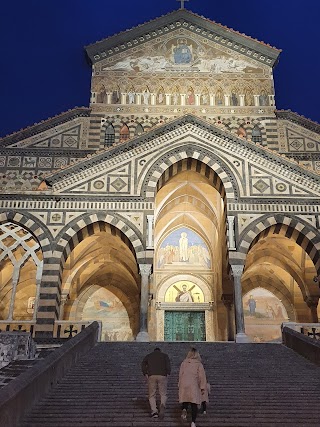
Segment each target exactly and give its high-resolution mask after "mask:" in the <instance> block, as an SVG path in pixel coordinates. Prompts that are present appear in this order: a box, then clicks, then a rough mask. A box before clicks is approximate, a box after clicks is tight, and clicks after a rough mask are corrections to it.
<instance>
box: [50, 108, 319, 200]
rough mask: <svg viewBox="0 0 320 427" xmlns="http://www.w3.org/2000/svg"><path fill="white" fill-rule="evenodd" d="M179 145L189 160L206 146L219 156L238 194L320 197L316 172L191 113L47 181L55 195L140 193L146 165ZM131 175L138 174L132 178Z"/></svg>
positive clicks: (265, 196)
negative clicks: (228, 171) (193, 153)
mask: <svg viewBox="0 0 320 427" xmlns="http://www.w3.org/2000/svg"><path fill="white" fill-rule="evenodd" d="M175 147H176V149H177V150H180V151H181V152H182V153H184V154H183V155H184V156H185V157H186V156H187V152H191V151H192V150H194V147H199V149H201V147H203V150H208V155H207V159H209V158H210V157H214V156H215V157H216V158H219V159H220V160H221V161H222V162H223V163H224V164H226V165H227V167H229V169H230V170H232V173H233V174H234V176H235V177H236V179H237V181H238V185H239V188H240V190H239V191H240V194H239V196H244V197H259V198H261V197H262V198H267V197H277V198H282V197H289V198H290V197H297V196H298V197H299V198H300V197H301V198H304V197H308V198H311V197H319V196H320V176H319V175H317V174H316V173H314V172H312V171H308V170H306V169H304V168H303V167H301V166H299V165H298V164H297V163H296V162H293V161H291V160H289V159H287V158H285V157H283V156H281V155H279V154H278V153H276V152H273V151H271V150H269V149H267V148H264V147H261V146H257V145H256V144H254V143H252V142H250V141H247V140H245V139H243V138H238V137H236V136H235V135H233V134H231V133H230V132H227V131H223V130H221V129H219V128H217V127H215V126H214V125H212V124H209V123H207V122H205V121H203V120H201V119H199V118H197V117H195V116H192V115H187V116H183V117H181V118H178V119H175V120H173V121H172V122H170V123H167V124H164V125H162V126H159V127H158V128H156V129H154V130H151V131H149V132H148V133H146V134H144V135H143V136H140V137H137V138H134V139H132V140H130V141H129V142H126V143H123V144H119V145H118V146H114V147H112V148H110V149H109V150H105V151H104V152H102V153H99V154H96V155H93V156H91V157H90V158H88V159H84V160H81V161H79V162H78V163H76V164H74V165H72V166H70V167H68V168H66V169H65V170H63V171H59V172H57V173H55V174H52V175H51V176H48V177H47V178H46V181H47V183H48V184H50V185H51V186H53V190H54V191H55V192H56V193H64V192H66V193H69V194H70V193H71V194H81V193H83V192H90V193H91V194H100V195H101V194H102V193H103V194H105V195H115V194H119V195H139V194H140V193H139V192H140V185H141V182H142V181H143V179H144V176H145V175H146V174H147V173H148V167H151V165H152V163H153V161H154V159H155V158H156V157H158V158H159V160H161V158H162V155H163V154H165V153H166V152H168V151H170V150H172V149H175ZM141 153H143V154H144V162H143V163H141V168H143V171H142V170H141V168H140V170H139V171H136V169H137V168H136V165H137V161H138V162H139V163H140V162H141V160H140V159H141ZM210 153H211V154H210ZM152 154H153V156H152ZM147 159H148V160H147ZM148 165H149V166H148ZM132 171H136V172H135V173H134V174H132ZM246 181H248V182H249V188H248V186H247V185H246Z"/></svg>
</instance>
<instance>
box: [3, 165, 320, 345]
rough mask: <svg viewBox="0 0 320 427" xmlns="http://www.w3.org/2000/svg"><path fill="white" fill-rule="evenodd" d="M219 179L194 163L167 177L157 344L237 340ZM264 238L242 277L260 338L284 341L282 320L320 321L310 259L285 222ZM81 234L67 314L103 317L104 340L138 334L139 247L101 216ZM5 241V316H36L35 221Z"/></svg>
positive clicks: (159, 209)
mask: <svg viewBox="0 0 320 427" xmlns="http://www.w3.org/2000/svg"><path fill="white" fill-rule="evenodd" d="M216 181H217V180H211V179H209V178H208V177H207V176H206V175H205V174H204V173H201V168H200V170H196V169H195V168H192V165H191V167H188V166H187V163H182V167H181V168H180V170H179V172H177V173H176V174H173V176H171V177H169V178H168V177H167V178H164V177H162V178H161V179H159V183H161V185H159V188H158V191H157V194H156V199H155V211H154V262H153V267H152V274H151V275H150V280H149V287H148V310H147V312H148V314H147V319H146V322H147V330H148V333H149V337H150V339H151V340H173V341H175V340H183V341H188V340H190V341H194V340H208V341H216V340H228V339H233V337H234V320H233V318H234V308H233V285H232V280H230V275H229V274H228V269H229V262H230V261H229V258H228V247H227V238H226V237H227V236H226V230H227V224H226V206H225V202H224V199H223V195H222V194H220V192H219V191H218V189H217V188H215V185H214V184H213V183H214V182H216ZM220 191H221V186H220ZM259 237H260V236H257V238H256V239H255V240H254V244H252V246H251V247H250V248H249V250H248V253H247V256H246V262H245V267H244V271H243V275H242V278H241V282H242V292H243V293H242V295H243V298H242V304H243V307H244V318H245V329H246V333H247V335H248V336H249V338H250V339H251V340H252V341H254V342H260V341H274V340H279V339H280V325H281V323H282V322H283V321H286V320H289V321H298V322H317V320H318V315H319V314H320V312H319V307H318V308H317V303H318V299H317V298H314V297H313V296H315V295H317V292H318V289H317V288H318V285H317V283H315V281H314V277H315V276H316V275H317V272H316V269H315V266H314V264H313V262H312V260H311V258H310V256H309V255H308V254H307V253H306V252H305V250H304V249H303V248H302V247H301V246H299V244H298V243H297V241H296V240H295V238H294V237H292V236H291V237H290V238H289V237H286V228H285V227H281V228H280V231H279V230H277V226H272V227H270V228H269V229H267V230H264V232H263V233H261V238H259ZM77 239H78V243H77V244H76V245H75V246H74V248H73V250H72V251H71V252H70V254H69V256H68V258H67V260H66V262H65V263H64V266H63V274H62V286H61V304H60V307H59V320H69V321H92V320H98V321H100V322H101V324H102V331H101V339H102V340H132V339H134V338H135V337H136V336H137V334H138V332H139V328H140V331H141V298H142V292H141V278H140V276H139V268H140V273H141V266H139V263H138V261H137V258H136V254H135V251H134V249H133V247H132V245H131V244H130V242H129V241H128V239H126V237H125V236H124V235H123V234H122V233H121V232H120V231H119V230H118V229H115V227H113V226H110V225H109V224H107V223H102V222H96V223H94V224H91V232H90V233H86V232H85V231H84V230H81V232H80V234H79V233H78V236H77ZM0 245H1V252H0V260H1V289H0V316H1V320H2V321H6V320H7V321H9V320H21V321H31V320H35V319H36V312H37V306H38V297H39V287H40V283H41V273H42V264H43V260H42V251H41V247H40V245H39V242H38V241H37V239H36V238H35V236H33V235H32V234H31V233H30V232H29V231H28V230H27V228H26V227H25V228H24V227H22V226H20V225H18V224H14V223H10V222H6V223H3V224H2V225H1V235H0ZM317 310H318V311H317Z"/></svg>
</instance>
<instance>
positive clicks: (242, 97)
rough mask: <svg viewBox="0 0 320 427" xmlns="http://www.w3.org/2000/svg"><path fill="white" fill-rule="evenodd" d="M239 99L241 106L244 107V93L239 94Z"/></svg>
mask: <svg viewBox="0 0 320 427" xmlns="http://www.w3.org/2000/svg"><path fill="white" fill-rule="evenodd" d="M239 99H240V107H244V105H245V101H244V95H239Z"/></svg>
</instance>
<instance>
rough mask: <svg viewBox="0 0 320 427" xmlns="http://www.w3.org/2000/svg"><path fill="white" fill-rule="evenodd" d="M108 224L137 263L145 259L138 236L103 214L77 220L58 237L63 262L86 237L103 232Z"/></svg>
mask: <svg viewBox="0 0 320 427" xmlns="http://www.w3.org/2000/svg"><path fill="white" fill-rule="evenodd" d="M106 224H108V225H109V226H110V228H111V232H112V234H113V235H114V236H118V237H120V238H121V240H122V241H123V242H124V243H125V244H126V245H127V246H128V248H129V249H130V250H131V252H132V253H133V255H134V256H135V257H136V259H137V261H139V259H144V257H145V254H144V247H143V244H142V241H141V240H140V238H139V237H138V236H137V234H136V233H135V232H134V231H133V230H132V228H130V227H129V225H127V224H126V223H125V222H124V221H122V220H121V219H118V218H117V217H116V216H114V215H112V214H104V213H102V212H98V213H94V214H88V215H84V216H82V217H78V218H76V219H75V220H74V221H73V222H71V223H69V224H68V226H67V227H66V228H65V229H64V230H63V231H62V233H60V234H59V235H58V239H57V244H56V250H57V251H59V252H60V253H61V254H63V258H62V260H61V261H62V262H63V263H64V262H65V261H66V259H67V258H68V256H69V254H70V252H71V251H72V250H73V249H74V248H75V247H76V245H77V244H78V243H80V242H81V241H82V240H83V239H84V238H85V237H88V236H91V235H93V234H94V233H95V232H96V231H103V230H104V229H105V228H104V227H105V225H106Z"/></svg>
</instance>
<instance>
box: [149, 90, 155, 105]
mask: <svg viewBox="0 0 320 427" xmlns="http://www.w3.org/2000/svg"><path fill="white" fill-rule="evenodd" d="M150 104H151V105H156V94H155V93H150Z"/></svg>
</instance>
